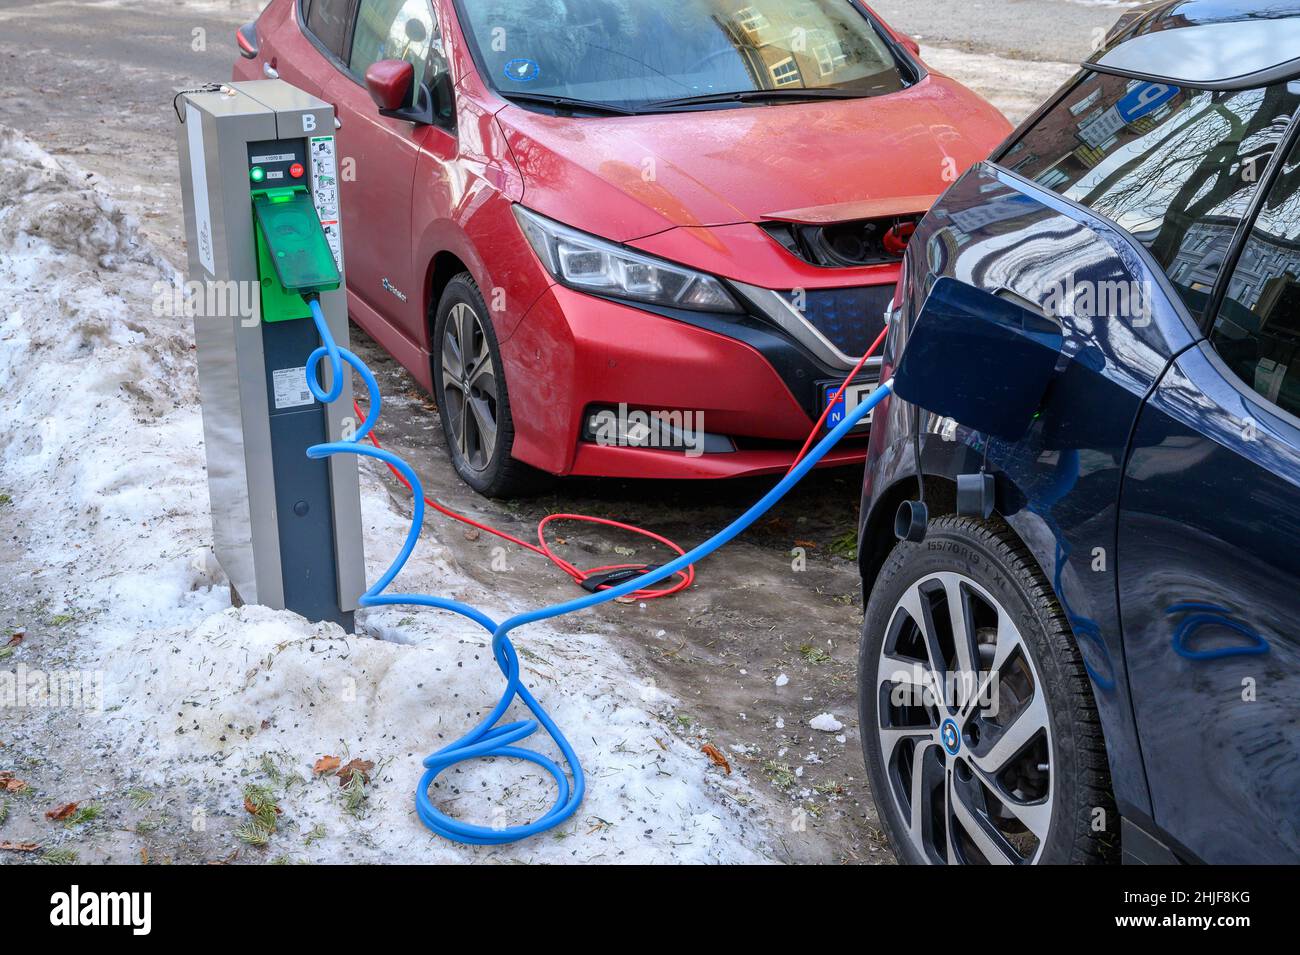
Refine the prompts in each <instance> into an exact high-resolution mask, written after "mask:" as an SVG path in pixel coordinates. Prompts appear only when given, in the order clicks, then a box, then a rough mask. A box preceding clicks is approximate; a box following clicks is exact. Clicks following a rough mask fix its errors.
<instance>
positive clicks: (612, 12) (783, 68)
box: [460, 0, 907, 109]
mask: <svg viewBox="0 0 1300 955" xmlns="http://www.w3.org/2000/svg"><path fill="white" fill-rule="evenodd" d="M460 8H461V11H462V14H461V15H462V23H463V24H464V25H465V26H466V28H467V29H466V32H467V33H468V34H469V38H470V42H471V44H473V45H474V47H475V52H476V58H477V60H478V62H479V64H480V66H481V67H483V68H484V69H485V70H486V72H487V75H488V79H489V81H490V82H491V83H492V84H493V85H494V86H495V87H496V88H497V89H498V90H499V91H500V92H501V93H502V94H504V95H506V96H509V95H510V94H512V93H517V94H534V95H542V96H559V97H566V98H572V99H575V100H584V101H587V102H594V103H604V104H609V105H614V106H621V107H625V108H631V109H635V108H636V107H638V106H645V105H647V104H654V103H659V102H662V101H666V100H679V99H687V98H691V97H698V96H710V95H716V94H728V93H752V92H755V91H761V90H773V91H785V90H790V91H798V90H841V91H844V92H845V93H846V94H857V95H862V96H875V95H880V94H884V93H891V92H894V91H896V90H898V89H901V88H902V87H904V86H906V85H907V81H906V80H905V79H904V77H903V74H902V73H901V72H900V70H899V62H898V60H897V59H896V57H895V54H894V52H893V50H892V49H891V47H890V44H889V43H887V42H886V41H885V40H884V39H883V38H882V36H881V34H880V33H878V32H877V30H876V27H875V25H874V24H873V23H872V22H871V20H870V19H868V17H867V16H866V14H865V13H864V12H863V11H862V10H861V9H860V8H858V7H857V6H856V5H855V4H853V3H852V2H851V0H671V2H666V0H462V2H461V3H460Z"/></svg>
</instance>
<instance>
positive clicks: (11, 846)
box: [0, 842, 41, 852]
mask: <svg viewBox="0 0 1300 955" xmlns="http://www.w3.org/2000/svg"><path fill="white" fill-rule="evenodd" d="M40 848H41V844H40V843H39V842H0V850H4V851H5V852H38V851H40Z"/></svg>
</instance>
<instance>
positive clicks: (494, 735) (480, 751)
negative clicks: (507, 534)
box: [307, 299, 894, 846]
mask: <svg viewBox="0 0 1300 955" xmlns="http://www.w3.org/2000/svg"><path fill="white" fill-rule="evenodd" d="M309 305H310V306H311V314H312V319H313V320H314V321H315V323H316V330H317V332H318V333H319V334H320V340H321V347H319V348H317V349H316V350H315V351H313V352H312V353H311V355H310V357H308V359H307V386H308V387H309V388H310V389H311V392H312V394H313V395H314V396H315V398H316V400H317V401H320V402H323V403H325V404H329V403H331V402H333V401H337V400H338V398H339V396H340V395H341V394H342V393H343V372H344V365H345V364H347V365H350V366H351V367H352V368H354V369H355V370H356V372H357V374H358V375H360V376H361V380H362V381H364V382H365V385H366V390H367V391H368V392H369V394H370V407H369V410H368V412H367V414H366V420H365V421H364V422H363V423H362V424H361V427H360V428H359V429H358V430H357V432H356V433H355V434H354V435H353V436H352V437H351V438H349V439H347V440H344V441H334V442H330V443H328V444H318V445H314V446H312V447H310V448H308V449H307V456H308V457H309V458H313V459H320V458H328V457H331V456H332V455H335V454H356V455H360V456H362V457H368V458H375V459H376V460H378V461H382V462H384V463H385V464H388V465H391V466H392V467H393V468H395V469H396V470H397V471H398V472H399V473H400V474H401V475H402V476H403V477H404V478H406V480H407V481H408V482H409V483H410V485H411V490H412V492H413V496H414V501H415V510H414V513H413V514H412V516H411V529H410V531H408V532H407V535H406V541H405V543H404V544H403V545H402V549H401V551H400V552H399V553H398V555H397V557H396V558H395V559H394V560H393V562H392V564H391V565H389V567H388V569H387V570H386V571H384V573H383V576H381V577H380V578H379V579H378V580H377V581H375V582H374V584H372V585H371V586H370V587H369V589H367V590H366V592H365V593H364V594H362V595H361V598H360V599H359V600H358V601H357V604H358V606H361V607H383V606H393V605H397V604H409V605H414V606H420V607H436V608H437V609H439V610H450V611H451V612H452V613H458V614H460V615H461V616H463V617H468V618H469V619H470V620H473V621H474V622H475V623H477V624H478V625H479V626H481V627H483V629H484V630H486V631H488V632H489V633H490V634H492V657H493V659H495V660H496V663H497V666H498V667H499V668H500V670H501V672H502V674H503V675H504V676H505V678H506V686H505V690H504V691H503V692H502V694H501V699H500V700H498V701H497V704H496V706H494V707H493V708H492V712H491V713H489V714H488V715H487V716H486V717H485V718H484V719H483V721H482V722H481V723H479V725H478V726H476V727H475V728H474V729H472V730H470V732H468V733H467V734H465V735H464V736H463V737H461V738H460V739H458V740H456V742H454V743H451V744H449V745H447V746H444V747H443V748H442V749H440V750H438V751H437V752H436V753H433V754H432V755H430V756H428V757H426V758H425V760H424V767H425V771H424V775H423V776H422V777H421V778H420V786H419V788H418V789H417V790H416V793H415V811H416V813H417V815H419V817H420V821H421V822H423V823H424V824H425V825H426V826H427V827H428V828H429V829H431V830H432V831H433V832H435V833H437V834H438V835H440V836H443V837H444V838H447V839H451V840H453V841H456V842H464V843H469V844H471V845H481V846H490V845H504V844H505V843H508V842H515V841H517V840H519V839H525V838H527V837H528V836H533V835H536V834H538V833H539V832H545V831H546V830H547V829H551V828H553V827H555V826H558V825H559V824H560V823H562V822H563V821H564V820H566V819H568V818H569V817H570V816H571V815H573V813H574V812H575V811H577V808H578V806H579V805H580V804H581V802H582V796H583V793H584V792H585V790H586V781H585V780H584V778H583V775H582V765H581V763H579V761H578V756H577V754H576V753H575V752H574V751H573V747H572V746H571V745H570V744H569V741H568V740H567V739H565V737H564V734H563V733H562V732H561V731H560V728H559V727H558V726H556V725H555V721H554V720H552V719H551V717H550V715H549V714H547V712H546V710H545V709H543V707H542V705H541V703H539V702H538V701H537V699H536V697H534V696H533V695H532V693H530V692H529V691H528V688H527V687H526V686H524V684H523V681H522V680H521V679H520V674H519V657H518V655H517V654H516V653H515V648H514V645H513V644H512V643H511V642H510V639H509V636H508V634H509V633H510V631H512V630H515V629H517V628H519V627H522V626H524V625H525V624H530V623H537V622H538V621H540V620H550V619H551V618H553V617H559V616H563V615H564V614H569V613H575V612H577V611H579V610H586V609H588V608H589V607H595V606H596V605H598V604H603V603H607V602H609V601H611V600H614V599H616V598H618V597H623V596H626V595H628V594H632V593H635V592H636V591H638V590H643V589H645V588H646V587H649V586H651V585H653V584H657V583H659V582H660V581H662V580H666V579H667V578H669V577H671V576H673V575H674V574H676V573H677V572H678V571H681V570H685V569H686V568H687V567H689V566H690V565H691V564H694V563H696V562H697V561H699V560H700V559H701V558H704V557H707V556H708V555H709V554H712V553H713V552H714V551H715V550H717V549H718V548H719V547H721V546H723V545H724V544H726V543H728V542H729V541H731V540H732V539H734V538H735V537H737V536H738V535H739V534H740V533H741V532H743V531H744V530H745V529H746V528H748V527H749V526H750V525H751V524H753V523H754V521H756V520H758V519H759V518H760V517H762V516H763V514H765V513H766V512H767V511H768V510H769V509H771V507H772V506H773V505H774V504H776V502H777V501H779V500H781V498H783V497H785V495H786V494H787V493H788V492H789V491H790V489H791V488H793V487H794V486H795V485H796V484H798V483H799V481H801V480H802V479H803V477H804V476H805V475H806V474H807V473H808V472H809V471H811V470H812V469H813V468H814V467H815V466H816V465H817V462H818V461H820V460H821V459H822V458H823V457H824V456H825V454H826V452H828V451H830V449H831V448H832V447H834V446H835V444H836V443H837V442H838V441H839V440H840V439H841V438H843V437H844V436H845V435H846V434H848V433H849V432H850V431H852V430H853V428H854V427H855V426H856V425H857V424H858V422H860V421H861V420H862V419H863V418H865V417H866V416H867V415H868V414H870V413H871V410H872V409H873V408H874V407H875V406H876V405H877V404H879V403H880V402H881V401H882V400H883V399H884V397H885V396H886V395H888V394H889V393H890V392H891V391H892V390H893V384H894V381H893V379H892V378H891V379H889V380H888V381H886V382H882V383H881V384H880V386H879V387H877V388H876V389H875V391H873V392H872V393H871V395H870V396H868V398H867V399H866V400H865V401H863V402H862V404H860V405H858V407H857V408H855V409H853V411H852V412H850V413H849V414H847V415H846V416H845V417H844V420H843V421H841V422H840V423H839V424H838V425H836V426H835V427H834V428H833V429H832V430H831V431H830V432H829V433H828V434H827V435H826V437H824V438H822V440H821V441H820V442H818V443H817V444H816V445H814V447H813V448H812V450H811V451H809V452H808V455H807V456H806V457H805V458H804V459H803V460H802V461H800V462H799V464H798V465H797V466H795V467H794V468H793V469H791V471H790V472H789V473H788V474H786V476H785V477H783V478H782V479H781V480H780V482H778V483H777V485H776V486H775V487H773V488H772V490H770V491H768V492H767V494H765V495H763V497H762V498H761V499H760V500H759V501H758V502H757V503H756V504H754V505H753V506H752V507H751V508H749V510H747V511H745V513H743V514H741V515H740V517H738V518H736V519H735V520H734V521H732V522H731V523H730V524H728V525H727V526H726V527H725V528H723V529H722V530H721V531H719V532H718V533H717V534H715V535H714V536H713V537H710V538H709V539H708V540H707V541H705V542H704V543H703V544H700V545H699V546H698V547H696V548H694V549H693V550H690V551H687V552H686V553H685V554H683V555H682V556H681V557H678V558H677V559H676V560H674V561H671V562H670V563H667V564H663V565H661V566H660V567H657V568H655V569H653V570H650V571H647V572H646V573H645V574H643V575H641V576H640V577H637V578H635V579H633V580H629V581H626V582H624V583H622V584H619V585H618V586H616V587H610V588H609V589H608V590H601V591H597V592H596V593H594V594H589V595H587V596H584V597H579V598H576V599H574V600H569V601H566V602H565V603H560V604H555V605H553V606H550V607H543V608H541V609H539V610H530V611H528V612H526V613H521V614H516V615H515V616H513V617H510V618H509V619H507V620H505V621H504V622H502V623H497V622H496V621H495V620H493V619H492V618H491V617H489V616H487V614H485V613H483V612H482V611H481V610H478V609H476V608H474V607H471V606H469V605H468V604H464V603H461V602H460V601H456V600H450V599H448V598H446V597H433V596H429V595H426V594H386V593H384V591H385V590H387V589H388V586H389V585H390V584H391V583H392V582H393V580H394V579H395V578H396V577H397V575H398V574H399V573H401V571H402V568H403V566H405V564H406V561H407V560H408V559H409V558H410V556H411V552H412V551H413V550H414V549H415V544H416V542H417V541H418V540H419V539H420V529H421V528H422V527H423V525H424V488H423V485H421V483H420V479H419V477H417V476H416V473H415V471H414V470H413V469H412V468H411V466H410V465H409V464H407V463H406V462H405V461H403V460H402V459H401V458H399V457H398V456H397V455H395V454H393V453H391V452H389V451H385V450H384V449H383V448H377V447H373V446H371V445H366V444H362V443H361V441H362V440H363V439H364V438H365V437H366V435H368V434H369V433H370V431H371V430H372V429H373V428H374V426H375V422H376V421H377V420H378V419H379V412H380V408H381V398H380V394H379V384H378V382H376V381H375V376H374V375H373V374H372V373H371V371H370V369H369V368H367V367H366V364H365V362H363V361H362V360H361V359H360V358H358V357H357V356H356V355H354V354H353V353H352V352H350V351H348V350H347V349H346V348H339V347H338V345H337V344H336V343H335V341H334V337H333V336H332V335H331V334H330V330H329V326H328V325H327V324H326V322H325V315H324V313H323V312H322V311H321V307H320V302H319V301H317V300H315V299H311V300H310V301H309ZM326 357H328V358H329V365H330V372H331V378H330V388H329V390H328V391H326V390H325V389H324V388H322V387H321V386H320V384H319V382H318V378H317V367H318V366H319V365H320V362H321V359H323V358H326ZM516 697H518V698H519V699H520V700H521V701H522V702H523V704H524V706H526V707H527V708H528V710H529V712H531V713H532V714H533V717H534V718H533V719H525V720H517V721H515V722H512V723H504V724H502V725H497V724H498V722H499V721H500V719H501V718H502V717H503V716H504V715H505V713H506V711H507V710H508V709H509V708H510V706H511V704H512V703H514V701H515V698H516ZM539 726H540V727H542V728H543V729H545V730H546V732H547V733H548V734H549V735H550V737H551V739H552V740H554V741H555V745H556V746H557V747H558V748H559V750H560V753H561V755H562V756H563V757H564V761H565V762H566V763H567V764H568V765H569V768H570V770H571V772H572V774H573V781H572V783H570V781H569V777H568V776H567V775H566V774H565V772H564V769H563V768H562V767H561V766H560V764H558V763H557V762H555V760H553V759H551V758H549V757H547V756H543V755H542V754H541V753H537V752H534V751H532V750H528V749H523V748H521V747H518V746H515V745H514V744H515V743H518V742H519V741H521V740H523V739H526V738H527V737H529V736H531V735H532V734H533V733H535V732H537V729H538V727H539ZM491 756H506V757H510V758H512V759H522V760H527V761H528V762H530V763H534V764H536V765H538V766H540V767H542V768H543V769H545V770H546V771H547V772H549V773H550V774H551V776H553V777H554V778H555V785H556V789H557V795H556V799H555V804H554V805H553V806H551V808H550V811H548V812H547V813H546V814H545V815H544V816H542V817H541V818H539V819H536V820H534V821H533V822H530V823H527V824H525V825H519V826H505V827H492V826H479V825H474V824H472V823H466V822H461V821H460V820H458V819H453V818H452V817H451V816H448V815H447V814H446V813H444V812H443V811H442V810H440V809H439V808H438V807H437V806H435V805H434V804H433V801H432V800H431V799H430V798H429V787H430V786H431V785H432V784H433V782H434V780H435V779H437V778H438V776H439V774H441V773H442V772H443V770H445V769H448V768H449V767H451V766H454V765H455V764H456V763H460V762H464V761H465V760H469V759H479V758H484V757H491Z"/></svg>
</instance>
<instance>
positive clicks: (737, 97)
mask: <svg viewBox="0 0 1300 955" xmlns="http://www.w3.org/2000/svg"><path fill="white" fill-rule="evenodd" d="M870 95H871V93H870V92H867V91H863V90H845V89H830V88H826V89H808V88H804V87H800V88H799V89H783V90H738V91H736V92H733V93H701V94H700V95H699V96H682V97H680V98H678V99H662V100H657V101H656V102H653V103H650V104H648V105H649V106H650V107H651V108H653V109H671V108H672V107H674V106H708V105H710V104H712V103H762V102H777V101H779V100H801V99H802V100H810V99H861V98H863V97H866V96H870Z"/></svg>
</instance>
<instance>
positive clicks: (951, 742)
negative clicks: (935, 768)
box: [939, 720, 961, 756]
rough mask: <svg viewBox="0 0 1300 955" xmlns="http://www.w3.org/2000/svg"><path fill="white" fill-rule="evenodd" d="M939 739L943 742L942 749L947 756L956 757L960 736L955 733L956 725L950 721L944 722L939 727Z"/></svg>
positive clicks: (959, 745)
mask: <svg viewBox="0 0 1300 955" xmlns="http://www.w3.org/2000/svg"><path fill="white" fill-rule="evenodd" d="M939 737H940V738H941V739H942V740H943V748H944V749H946V750H947V751H948V755H949V756H956V755H957V751H958V750H959V749H961V734H960V733H958V732H957V724H956V723H954V722H953V721H952V720H944V721H943V726H941V727H939Z"/></svg>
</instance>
